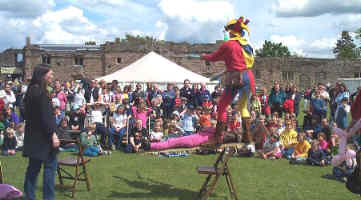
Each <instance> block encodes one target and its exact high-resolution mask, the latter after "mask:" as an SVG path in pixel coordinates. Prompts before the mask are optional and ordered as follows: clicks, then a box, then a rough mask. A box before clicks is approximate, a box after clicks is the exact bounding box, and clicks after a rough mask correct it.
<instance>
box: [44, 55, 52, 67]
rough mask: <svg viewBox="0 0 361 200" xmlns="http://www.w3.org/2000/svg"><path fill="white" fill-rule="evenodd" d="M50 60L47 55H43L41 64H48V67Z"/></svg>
mask: <svg viewBox="0 0 361 200" xmlns="http://www.w3.org/2000/svg"><path fill="white" fill-rule="evenodd" d="M50 63H51V60H50V56H48V55H43V64H48V65H50Z"/></svg>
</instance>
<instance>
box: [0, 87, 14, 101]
mask: <svg viewBox="0 0 361 200" xmlns="http://www.w3.org/2000/svg"><path fill="white" fill-rule="evenodd" d="M0 93H1V96H3V97H4V98H3V100H4V103H5V104H6V105H8V104H14V103H15V102H16V97H15V94H14V92H13V91H12V90H11V86H10V84H6V85H5V87H4V90H1V91H0Z"/></svg>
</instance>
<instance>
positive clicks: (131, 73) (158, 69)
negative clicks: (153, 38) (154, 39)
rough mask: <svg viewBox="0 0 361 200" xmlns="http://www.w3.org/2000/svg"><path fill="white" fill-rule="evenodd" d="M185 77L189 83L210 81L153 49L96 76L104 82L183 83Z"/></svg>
mask: <svg viewBox="0 0 361 200" xmlns="http://www.w3.org/2000/svg"><path fill="white" fill-rule="evenodd" d="M185 79H189V80H190V81H191V83H210V80H209V79H208V78H206V77H203V76H201V75H199V74H197V73H194V72H192V71H190V70H187V69H185V68H184V67H181V66H179V65H177V64H176V63H174V62H172V61H170V60H168V59H166V58H164V57H162V56H161V55H159V54H157V53H155V52H153V51H152V52H150V53H148V54H147V55H145V56H143V57H142V58H140V59H139V60H137V61H136V62H134V63H132V64H130V65H129V66H127V67H125V68H123V69H121V70H118V71H116V72H114V73H112V74H109V75H106V76H103V77H99V78H97V80H105V81H106V82H111V81H113V80H118V81H119V82H123V83H134V82H138V83H146V82H151V83H183V81H184V80H185Z"/></svg>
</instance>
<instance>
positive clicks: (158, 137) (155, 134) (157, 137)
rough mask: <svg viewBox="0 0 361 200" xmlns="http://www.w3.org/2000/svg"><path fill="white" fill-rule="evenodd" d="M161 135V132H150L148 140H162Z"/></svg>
mask: <svg viewBox="0 0 361 200" xmlns="http://www.w3.org/2000/svg"><path fill="white" fill-rule="evenodd" d="M162 137H163V133H162V132H153V131H152V132H151V133H150V140H162Z"/></svg>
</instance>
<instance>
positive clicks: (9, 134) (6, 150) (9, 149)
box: [2, 128, 17, 156]
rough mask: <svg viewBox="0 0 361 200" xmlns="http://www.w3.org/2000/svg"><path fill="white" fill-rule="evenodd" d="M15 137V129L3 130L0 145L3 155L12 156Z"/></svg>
mask: <svg viewBox="0 0 361 200" xmlns="http://www.w3.org/2000/svg"><path fill="white" fill-rule="evenodd" d="M16 145H17V142H16V137H15V131H14V129H12V128H7V129H6V131H5V137H4V144H3V146H2V152H3V155H4V156H13V155H15V152H16Z"/></svg>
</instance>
